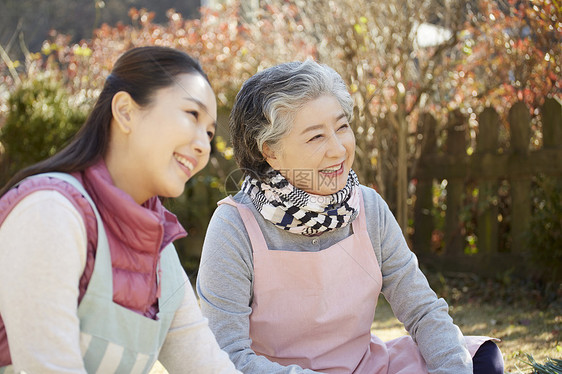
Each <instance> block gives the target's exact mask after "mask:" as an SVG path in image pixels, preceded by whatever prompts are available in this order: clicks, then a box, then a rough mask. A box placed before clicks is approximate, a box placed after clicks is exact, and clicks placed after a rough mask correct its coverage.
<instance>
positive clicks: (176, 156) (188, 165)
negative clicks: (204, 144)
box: [174, 155, 193, 170]
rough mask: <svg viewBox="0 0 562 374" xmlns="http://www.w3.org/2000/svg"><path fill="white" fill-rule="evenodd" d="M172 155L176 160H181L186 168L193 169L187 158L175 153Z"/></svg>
mask: <svg viewBox="0 0 562 374" xmlns="http://www.w3.org/2000/svg"><path fill="white" fill-rule="evenodd" d="M174 157H175V158H176V160H178V161H179V162H181V163H182V165H184V166H185V167H186V168H188V169H189V170H193V164H192V163H191V162H190V161H189V160H188V159H186V158H184V157H181V156H178V155H175V156H174Z"/></svg>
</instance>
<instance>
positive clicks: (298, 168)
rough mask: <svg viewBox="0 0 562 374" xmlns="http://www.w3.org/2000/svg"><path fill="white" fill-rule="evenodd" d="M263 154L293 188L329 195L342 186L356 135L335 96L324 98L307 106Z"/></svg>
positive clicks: (349, 166) (353, 149) (353, 151)
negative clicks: (284, 133) (277, 140)
mask: <svg viewBox="0 0 562 374" xmlns="http://www.w3.org/2000/svg"><path fill="white" fill-rule="evenodd" d="M264 154H265V155H266V160H267V162H268V163H269V164H270V165H271V166H272V167H273V168H274V169H276V170H278V171H280V172H281V174H282V175H283V176H284V177H285V178H286V179H287V180H288V181H289V182H290V183H291V184H293V185H294V186H296V187H298V188H300V189H302V190H304V191H306V192H308V193H311V194H316V195H330V194H333V193H335V192H337V191H339V190H341V189H342V188H344V187H345V184H346V182H347V177H348V175H349V171H350V170H351V165H352V164H353V160H354V157H355V136H354V135H353V131H352V129H351V126H350V125H349V123H348V119H347V117H346V116H345V113H344V111H343V109H342V107H341V105H340V103H339V102H338V100H337V99H336V97H334V96H332V95H323V96H320V97H318V98H317V99H314V100H311V101H309V102H308V103H306V104H305V105H304V106H303V107H302V108H301V109H300V110H299V111H298V112H297V113H296V116H295V120H294V123H293V126H292V127H291V129H290V131H289V132H288V133H287V134H286V135H285V136H284V137H283V138H282V139H281V140H280V141H279V143H278V144H276V145H275V146H274V147H273V148H270V147H267V146H266V147H265V148H264Z"/></svg>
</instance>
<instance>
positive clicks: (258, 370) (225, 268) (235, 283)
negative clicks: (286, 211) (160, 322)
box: [197, 204, 315, 374]
mask: <svg viewBox="0 0 562 374" xmlns="http://www.w3.org/2000/svg"><path fill="white" fill-rule="evenodd" d="M253 277H254V270H253V263H252V246H251V244H250V239H249V237H248V234H247V232H246V229H245V227H244V223H243V221H242V218H241V217H240V215H239V213H238V211H237V209H236V208H235V207H233V206H230V205H226V204H225V205H221V206H219V207H218V208H217V209H216V211H215V214H214V215H213V217H212V219H211V221H210V223H209V227H208V228H207V234H206V236H205V242H204V244H203V251H202V254H201V263H200V265H199V273H198V277H197V292H198V294H199V297H200V302H201V310H202V311H203V314H204V315H205V316H206V317H207V318H208V319H209V326H210V327H211V330H212V331H213V333H214V334H215V336H216V338H217V341H218V343H219V345H220V346H221V348H222V349H224V350H225V351H226V352H227V353H228V354H229V355H230V359H231V360H232V361H233V362H234V364H235V365H236V368H237V369H238V370H240V371H242V372H244V373H245V374H263V373H268V374H301V373H302V374H312V373H315V372H314V371H311V370H308V369H302V368H300V367H299V366H297V365H290V366H281V365H279V364H278V363H275V362H271V361H269V360H268V359H267V358H265V357H263V356H259V355H256V353H255V352H254V351H253V350H252V348H251V343H252V342H251V339H250V332H249V331H250V314H251V312H252V308H251V307H250V305H251V300H252V289H253Z"/></svg>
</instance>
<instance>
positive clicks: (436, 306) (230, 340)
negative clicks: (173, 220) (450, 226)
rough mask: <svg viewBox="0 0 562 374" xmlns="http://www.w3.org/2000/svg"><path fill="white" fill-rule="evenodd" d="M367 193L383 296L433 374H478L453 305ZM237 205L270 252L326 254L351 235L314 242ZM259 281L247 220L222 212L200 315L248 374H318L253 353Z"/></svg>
mask: <svg viewBox="0 0 562 374" xmlns="http://www.w3.org/2000/svg"><path fill="white" fill-rule="evenodd" d="M361 187H362V192H363V200H364V207H365V217H366V221H367V222H366V224H367V230H368V233H369V237H370V239H371V242H372V244H373V248H374V251H375V255H376V257H377V261H378V264H379V267H380V268H381V272H382V277H383V286H382V293H383V295H384V297H385V298H386V299H387V300H388V302H389V303H390V305H391V307H392V310H393V312H394V314H395V316H396V317H397V318H398V319H399V320H400V321H401V322H402V323H403V324H404V327H405V328H406V330H407V331H408V332H409V334H410V335H411V336H412V338H413V339H414V341H415V342H416V343H417V344H418V347H419V349H420V351H421V354H422V355H423V357H424V359H425V361H426V363H427V366H428V369H429V372H430V373H440V374H441V373H442V374H444V373H455V374H462V373H467V374H468V373H472V359H471V357H470V354H469V352H468V350H467V349H466V344H465V342H464V339H463V337H462V334H461V332H460V330H459V328H458V327H457V326H456V325H454V324H453V320H452V318H451V317H450V316H449V314H448V306H447V303H446V302H445V300H443V299H438V298H437V296H436V294H435V293H434V292H433V290H431V288H430V286H429V284H428V282H427V280H426V278H425V276H424V275H423V274H422V272H421V271H420V269H419V268H418V262H417V258H416V256H415V255H414V254H413V253H412V252H411V251H410V249H409V248H408V246H407V244H406V241H405V239H404V236H403V235H402V232H401V230H400V227H399V226H398V224H397V222H396V220H395V219H394V216H393V215H392V213H391V212H390V210H389V209H388V206H387V204H386V203H385V202H384V200H383V199H382V198H381V197H380V195H379V194H378V193H377V192H376V191H374V190H373V189H371V188H368V187H365V186H361ZM234 199H235V200H236V201H237V202H238V203H242V204H245V205H246V206H248V207H249V208H250V209H251V210H252V212H253V213H254V216H255V217H256V220H257V222H258V224H259V226H260V228H261V231H262V233H263V235H264V238H265V241H266V243H267V245H268V247H269V249H270V250H296V251H303V252H304V251H321V250H323V249H325V248H328V247H330V246H332V245H334V244H335V243H337V242H339V241H341V240H343V239H344V238H346V237H347V236H349V235H350V234H351V225H348V226H347V227H345V228H342V229H338V230H334V231H330V232H327V233H324V234H322V235H321V236H317V237H314V238H311V237H306V236H303V235H297V234H292V233H289V232H287V231H284V230H282V229H279V228H278V227H276V226H274V225H273V224H272V223H270V222H268V221H266V220H265V219H264V218H263V217H262V216H261V214H260V213H259V212H258V211H257V210H256V209H255V207H254V206H253V204H252V203H251V201H250V199H249V197H248V196H247V195H245V194H243V193H241V192H239V193H238V194H237V195H236V196H235V197H234ZM253 280H254V267H253V261H252V246H251V244H250V238H249V236H248V233H247V232H246V229H245V227H244V223H243V221H242V218H241V217H240V215H239V213H238V211H237V209H236V208H235V207H233V206H230V205H226V204H223V205H220V206H219V207H218V208H217V209H216V211H215V213H214V215H213V217H212V219H211V221H210V223H209V227H208V230H207V235H206V237H205V243H204V245H203V252H202V256H201V264H200V267H199V275H198V278H197V292H198V294H199V297H200V302H201V309H202V311H203V314H204V315H205V316H206V317H207V318H208V319H209V325H210V327H211V330H212V331H213V332H214V334H215V336H216V338H217V341H218V342H219V345H220V346H221V348H222V349H223V350H225V351H226V352H227V353H228V354H229V355H230V359H231V360H232V361H233V362H234V364H235V365H236V367H237V369H238V370H241V371H242V372H244V373H246V374H263V373H268V374H273V373H276V374H277V373H278V374H289V373H290V374H297V373H307V374H308V373H314V371H311V370H305V369H302V368H300V367H298V366H296V365H291V366H288V367H283V366H281V365H279V364H277V363H274V362H271V361H269V360H268V359H266V358H265V357H263V356H259V355H256V354H255V353H254V352H253V351H252V349H251V347H250V345H251V340H250V337H249V316H250V314H251V312H252V309H251V307H250V306H251V304H252V297H253ZM375 318H376V317H375Z"/></svg>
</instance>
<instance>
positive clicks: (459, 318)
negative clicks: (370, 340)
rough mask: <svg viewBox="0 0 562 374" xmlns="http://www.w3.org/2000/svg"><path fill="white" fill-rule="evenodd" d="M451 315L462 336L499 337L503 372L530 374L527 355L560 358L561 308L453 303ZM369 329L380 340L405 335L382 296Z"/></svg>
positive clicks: (561, 347) (561, 345)
mask: <svg viewBox="0 0 562 374" xmlns="http://www.w3.org/2000/svg"><path fill="white" fill-rule="evenodd" d="M450 314H451V316H452V317H453V320H454V321H455V323H456V324H457V325H458V326H459V328H460V329H461V331H462V332H463V334H465V335H486V336H491V337H496V338H499V339H501V342H499V343H498V346H499V347H500V350H501V351H502V354H503V357H504V362H505V372H506V373H525V374H527V373H531V370H530V367H529V366H528V365H526V364H524V363H523V362H522V361H521V360H524V361H527V356H526V354H530V355H532V356H533V357H534V359H535V360H536V361H537V362H546V359H547V357H550V358H559V359H560V358H562V342H560V332H561V331H562V310H560V309H556V308H548V309H546V310H539V309H536V308H534V307H524V306H520V307H518V308H513V307H509V306H498V305H490V304H481V303H471V304H467V305H452V306H451V308H450ZM372 331H373V333H374V334H375V335H377V336H378V337H380V338H381V339H382V340H385V341H386V340H390V339H393V338H397V337H399V336H402V335H405V334H406V330H404V327H403V326H402V324H401V323H400V322H399V321H398V320H397V319H396V317H394V314H393V313H392V310H391V309H390V305H389V304H388V303H387V302H386V300H385V299H384V298H382V297H381V299H380V300H379V305H378V307H377V315H376V317H375V322H374V323H373V326H372Z"/></svg>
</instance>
